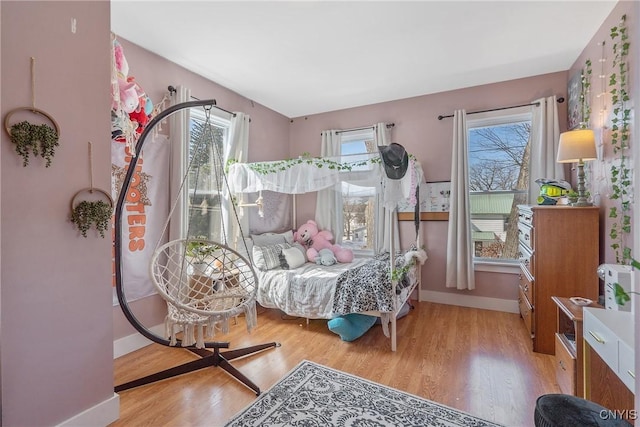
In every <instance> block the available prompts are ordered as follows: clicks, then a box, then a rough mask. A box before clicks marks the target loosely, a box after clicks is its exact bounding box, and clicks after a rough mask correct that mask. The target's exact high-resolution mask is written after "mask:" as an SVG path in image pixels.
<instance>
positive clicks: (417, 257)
mask: <svg viewBox="0 0 640 427" xmlns="http://www.w3.org/2000/svg"><path fill="white" fill-rule="evenodd" d="M396 145H397V144H396ZM231 163H232V164H230V165H229V170H228V174H227V175H228V182H229V188H230V191H231V192H232V193H234V194H237V195H242V194H247V193H258V194H260V195H261V194H262V192H263V191H272V192H277V193H284V194H290V195H293V199H294V203H293V211H294V212H293V218H295V217H296V212H295V211H296V202H295V199H296V195H300V194H306V193H313V192H319V191H340V188H341V186H342V185H344V184H343V183H348V184H353V185H359V186H368V187H373V188H375V189H376V193H377V194H380V203H381V204H382V205H383V206H384V209H385V210H386V214H384V215H382V214H380V215H378V220H382V217H384V221H385V222H386V224H385V226H384V228H385V229H386V230H388V232H389V234H388V235H387V236H385V238H384V239H382V237H381V236H378V237H379V239H380V240H383V241H384V242H386V245H384V246H383V247H382V248H381V250H380V251H379V252H380V253H379V254H375V256H373V257H370V258H368V259H367V258H361V257H360V258H359V257H356V258H355V259H354V262H353V263H348V264H340V263H338V264H335V265H332V266H329V267H327V266H322V265H320V266H318V265H316V264H315V263H305V264H304V265H302V266H300V267H298V268H295V269H287V268H274V269H269V270H268V271H263V270H264V269H256V274H257V275H258V282H259V285H258V293H257V301H258V303H259V304H260V305H261V306H264V307H267V308H276V309H279V310H281V311H283V312H284V313H286V314H288V315H291V316H297V317H303V318H307V319H309V318H322V319H333V318H335V317H336V316H342V315H348V314H352V313H357V314H367V315H370V316H376V317H379V318H380V321H381V324H382V328H383V331H384V333H385V335H387V336H388V337H389V338H390V340H391V349H392V351H395V350H396V345H397V327H396V320H397V315H398V313H399V312H400V310H401V309H402V308H403V306H404V304H405V302H406V301H407V300H408V299H409V297H410V295H411V294H412V292H413V291H414V290H415V289H416V288H417V287H418V286H419V283H420V266H421V264H422V262H424V260H425V259H426V254H425V253H424V251H423V250H422V249H420V247H421V242H420V230H419V224H420V222H419V220H417V221H416V222H415V227H416V240H415V242H414V244H413V245H412V247H411V249H409V250H407V251H405V252H404V253H402V252H401V251H400V250H399V248H398V239H397V238H396V237H397V236H396V233H398V228H397V217H396V215H395V214H394V213H395V211H396V208H397V207H398V206H399V205H400V204H403V203H404V204H405V206H407V205H408V206H411V207H412V208H413V209H414V210H416V209H415V208H416V207H419V188H420V186H421V184H422V183H423V182H424V175H423V172H422V168H421V165H420V163H419V162H418V161H417V160H416V159H415V158H414V157H413V156H410V155H409V156H408V165H407V171H406V173H405V174H404V176H403V177H402V178H401V179H391V178H389V177H388V176H387V174H386V173H385V169H384V167H383V166H384V165H383V163H382V161H381V156H380V154H379V153H378V151H376V152H372V153H363V154H360V155H358V156H355V157H351V158H349V157H348V156H347V157H310V156H308V155H305V156H301V157H298V158H294V159H287V160H278V161H267V162H255V163H233V162H231ZM260 198H261V197H259V199H258V201H259V200H260ZM260 208H262V206H260ZM418 209H419V208H418ZM378 212H380V211H378ZM265 215H268V212H265ZM316 216H317V215H316ZM416 218H419V215H418V214H416ZM294 228H295V227H294ZM332 231H333V230H332ZM252 243H253V242H250V244H252ZM289 243H290V242H289ZM285 244H286V242H285ZM253 253H255V251H254V252H253ZM247 255H248V258H249V259H250V258H251V251H249V253H248V254H247Z"/></svg>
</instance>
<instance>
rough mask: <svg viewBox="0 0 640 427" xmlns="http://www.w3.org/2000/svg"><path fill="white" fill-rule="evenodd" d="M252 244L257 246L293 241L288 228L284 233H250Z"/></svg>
mask: <svg viewBox="0 0 640 427" xmlns="http://www.w3.org/2000/svg"><path fill="white" fill-rule="evenodd" d="M251 238H252V239H253V244H254V245H258V246H268V245H275V244H277V243H289V244H292V243H293V231H291V230H288V231H285V232H284V233H262V234H252V235H251Z"/></svg>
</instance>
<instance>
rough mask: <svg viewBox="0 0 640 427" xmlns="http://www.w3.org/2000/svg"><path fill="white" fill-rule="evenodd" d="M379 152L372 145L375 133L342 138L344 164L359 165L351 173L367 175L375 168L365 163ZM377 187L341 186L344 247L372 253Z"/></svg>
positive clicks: (368, 132) (341, 149)
mask: <svg viewBox="0 0 640 427" xmlns="http://www.w3.org/2000/svg"><path fill="white" fill-rule="evenodd" d="M374 150H377V147H376V146H375V144H374V142H373V131H367V132H360V133H358V134H351V135H349V134H346V135H343V138H342V143H341V144H340V154H341V156H342V157H341V162H343V163H344V162H348V163H353V164H357V163H358V162H362V163H361V164H358V165H357V166H354V167H353V169H352V171H354V172H358V173H365V174H366V173H367V171H368V170H370V169H371V168H372V167H373V166H372V164H371V163H370V162H364V160H367V159H370V158H371V156H370V155H367V154H366V153H371V152H373V151H374ZM376 199H377V197H376V188H375V187H363V186H359V185H354V184H349V183H346V182H343V183H342V212H341V214H342V223H343V230H342V231H343V233H342V234H343V236H342V241H341V242H338V243H339V244H341V245H342V246H344V247H348V248H350V249H354V250H362V251H365V252H373V247H374V238H375V232H374V222H375V212H376V209H375V207H376Z"/></svg>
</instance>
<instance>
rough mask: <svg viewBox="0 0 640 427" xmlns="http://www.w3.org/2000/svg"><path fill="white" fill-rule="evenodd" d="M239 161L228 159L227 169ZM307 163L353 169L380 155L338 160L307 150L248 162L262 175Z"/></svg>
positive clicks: (347, 169) (375, 159) (376, 162)
mask: <svg viewBox="0 0 640 427" xmlns="http://www.w3.org/2000/svg"><path fill="white" fill-rule="evenodd" d="M409 157H410V158H414V156H413V155H412V154H409ZM234 163H238V161H237V160H236V159H229V160H227V165H226V169H225V170H226V171H227V172H228V171H229V167H230V166H231V165H232V164H234ZM302 163H306V164H309V165H315V166H316V167H317V168H319V169H322V168H327V169H331V170H337V171H352V170H353V168H356V167H361V166H366V165H368V164H378V163H380V157H379V156H378V157H376V156H374V157H371V158H369V159H365V160H357V161H354V162H336V161H335V160H330V159H326V158H323V157H311V155H310V154H309V153H307V152H305V153H302V155H301V156H300V157H298V158H296V159H286V160H278V161H273V162H257V163H248V165H249V168H250V169H251V170H252V171H254V172H257V173H259V174H261V175H268V174H270V173H277V172H280V171H284V170H287V169H290V168H292V167H294V166H296V165H299V164H302Z"/></svg>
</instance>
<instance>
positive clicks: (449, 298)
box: [420, 289, 520, 313]
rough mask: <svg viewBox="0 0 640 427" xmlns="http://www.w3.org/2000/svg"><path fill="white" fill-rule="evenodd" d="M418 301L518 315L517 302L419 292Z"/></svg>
mask: <svg viewBox="0 0 640 427" xmlns="http://www.w3.org/2000/svg"><path fill="white" fill-rule="evenodd" d="M420 301H430V302H437V303H439V304H449V305H458V306H461V307H472V308H483V309H485V310H494V311H504V312H507V313H520V309H519V307H518V301H516V300H509V299H500V298H489V297H478V296H472V295H464V294H462V293H451V292H437V291H425V290H422V289H421V290H420Z"/></svg>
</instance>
